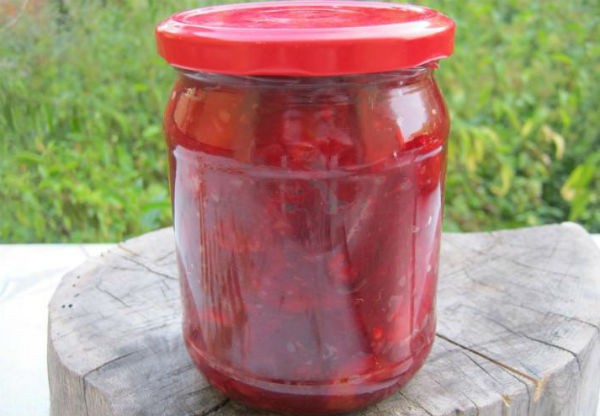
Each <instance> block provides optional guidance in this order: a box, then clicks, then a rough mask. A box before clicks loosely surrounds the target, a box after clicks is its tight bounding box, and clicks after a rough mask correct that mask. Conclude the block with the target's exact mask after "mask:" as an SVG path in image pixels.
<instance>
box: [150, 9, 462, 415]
mask: <svg viewBox="0 0 600 416" xmlns="http://www.w3.org/2000/svg"><path fill="white" fill-rule="evenodd" d="M454 30H455V25H454V22H453V21H452V20H451V19H450V18H448V17H446V16H444V15H442V14H441V13H439V12H437V11H434V10H432V9H428V8H424V7H418V6H410V5H400V4H394V3H378V2H357V1H327V2H317V1H281V2H273V3H246V4H236V5H221V6H213V7H206V8H199V9H194V10H189V11H184V12H180V13H176V14H174V15H172V16H171V17H169V18H167V19H166V20H165V21H163V22H162V23H160V24H159V25H158V26H157V29H156V39H157V44H158V51H159V53H160V55H161V56H162V57H163V58H164V59H165V60H166V61H167V62H168V63H169V64H170V65H172V66H173V67H174V68H175V69H176V80H175V83H174V86H173V89H172V91H171V94H170V97H169V99H168V103H167V106H166V110H165V113H164V130H165V136H166V144H167V149H168V157H169V166H170V187H171V197H172V204H173V217H174V229H175V240H176V250H177V257H178V264H179V278H180V282H181V294H182V302H183V309H184V314H183V334H184V339H185V343H186V346H187V349H188V352H189V355H190V357H191V358H192V360H193V362H194V363H195V364H196V366H197V367H198V368H199V369H200V371H202V373H203V374H204V376H205V377H206V378H207V380H208V381H209V382H210V383H211V384H212V385H213V386H214V387H215V388H217V389H219V390H221V391H222V392H224V393H225V394H226V395H227V396H229V397H230V398H232V399H234V400H236V401H238V402H241V403H243V404H245V405H248V406H250V407H254V408H262V409H267V410H272V411H278V412H284V413H286V414H298V415H301V414H311V415H313V414H314V415H328V414H336V413H343V412H347V411H351V410H355V409H360V408H364V407H366V406H368V405H370V404H373V403H375V402H377V401H379V400H382V399H383V398H385V397H387V396H389V395H390V394H393V393H394V392H396V391H397V390H398V389H399V388H401V387H402V386H403V385H404V384H406V383H407V382H408V381H409V380H410V379H411V377H412V376H413V375H414V374H415V373H416V372H417V371H418V370H419V368H421V366H422V365H423V363H424V362H425V360H426V358H427V355H428V353H429V351H430V350H431V347H432V343H433V341H434V334H435V325H436V316H435V292H436V284H437V273H438V259H439V250H440V238H441V221H442V210H443V198H444V178H445V169H446V148H447V137H448V132H449V117H448V111H447V109H446V105H445V103H444V99H443V96H442V93H441V92H440V90H439V88H438V86H437V84H436V81H435V78H434V72H435V70H436V68H437V66H438V65H437V64H438V61H439V60H440V59H442V58H446V57H449V56H450V55H451V53H452V50H453V43H454Z"/></svg>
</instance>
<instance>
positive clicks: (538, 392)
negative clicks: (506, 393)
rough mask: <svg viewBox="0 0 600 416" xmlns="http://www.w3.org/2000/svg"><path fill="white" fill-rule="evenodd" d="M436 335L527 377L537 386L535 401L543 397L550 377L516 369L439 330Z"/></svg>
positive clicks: (534, 395)
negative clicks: (538, 376)
mask: <svg viewBox="0 0 600 416" xmlns="http://www.w3.org/2000/svg"><path fill="white" fill-rule="evenodd" d="M435 335H436V336H437V337H438V338H441V339H443V340H444V341H447V342H449V343H450V344H453V345H455V346H457V347H459V348H462V349H464V350H466V351H469V352H470V353H472V354H475V355H477V356H479V357H481V358H484V359H486V360H488V361H489V362H491V363H493V364H496V365H497V366H499V367H502V368H504V369H506V370H508V371H509V372H511V373H514V374H516V375H518V376H519V377H523V378H524V379H527V380H529V381H531V382H532V383H533V384H534V386H535V390H534V394H533V401H534V402H535V401H537V400H539V398H540V397H541V395H542V393H543V391H544V387H545V386H546V383H547V382H548V378H547V377H542V378H541V379H538V378H536V377H533V376H531V375H530V374H527V373H525V372H523V371H521V370H518V369H516V368H514V367H511V366H510V365H508V364H504V363H503V362H502V361H499V360H496V359H495V358H492V357H490V356H489V355H486V354H484V353H482V352H479V351H477V350H475V349H473V348H469V347H467V346H466V345H463V344H461V343H459V342H456V341H454V340H452V339H450V338H448V337H447V336H445V335H442V334H440V333H439V332H438V333H436V334H435Z"/></svg>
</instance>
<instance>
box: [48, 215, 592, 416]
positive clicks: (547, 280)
mask: <svg viewBox="0 0 600 416" xmlns="http://www.w3.org/2000/svg"><path fill="white" fill-rule="evenodd" d="M173 247H174V243H173V236H172V231H171V230H170V229H165V230H161V231H157V232H154V233H150V234H146V235H144V236H141V237H139V238H136V239H133V240H130V241H127V242H125V243H123V244H121V245H119V247H118V248H117V249H115V250H113V251H112V252H109V253H106V254H104V255H103V256H102V257H99V258H97V259H94V260H91V261H88V262H87V263H85V264H84V265H82V266H81V267H79V268H78V269H76V270H74V271H73V272H71V273H70V274H68V275H67V276H65V278H64V280H63V281H62V283H61V285H60V287H59V288H58V290H57V292H56V294H55V295H54V298H53V299H52V301H51V304H50V315H49V319H50V325H49V342H48V363H49V364H48V365H49V377H50V391H51V399H52V410H51V413H52V415H54V416H82V415H86V416H96V415H102V416H106V415H115V416H116V415H161V416H168V415H177V416H186V415H190V416H191V415H195V416H197V415H207V414H211V415H214V416H238V415H258V414H265V413H261V412H255V411H252V410H249V409H246V408H244V407H242V406H240V405H238V404H235V403H232V402H231V401H229V400H227V399H226V398H224V397H223V396H222V395H221V394H220V393H218V392H216V391H215V390H214V389H213V388H212V387H210V386H209V385H208V384H207V382H206V381H205V380H204V378H203V377H202V376H201V375H200V374H199V373H198V372H197V371H196V369H195V368H194V366H193V365H192V363H191V361H190V359H189V358H188V356H187V354H186V351H185V348H184V346H183V341H182V339H181V334H180V304H179V290H178V282H177V278H176V266H175V254H174V248H173ZM438 311H439V312H438V319H439V323H438V332H437V334H438V335H437V339H436V342H435V345H434V348H433V352H432V353H431V355H430V357H429V359H428V361H427V362H426V364H425V366H424V367H423V369H422V370H421V371H420V372H419V373H418V375H417V376H416V377H415V378H414V379H413V380H412V381H411V382H410V383H409V384H408V385H407V386H406V387H405V388H403V389H402V390H401V391H399V392H398V393H397V394H395V395H393V396H392V397H391V398H389V399H388V400H385V401H383V402H382V403H380V404H378V405H376V406H374V407H371V408H369V409H366V410H364V411H362V412H358V413H356V415H362V416H375V415H378V416H379V415H380V416H383V415H386V416H387V415H398V416H399V415H429V416H432V415H435V416H442V415H443V416H449V415H481V416H487V415H519V416H523V415H539V416H553V415H574V416H588V415H589V416H592V415H594V413H595V409H596V405H597V400H598V390H599V389H600V252H599V251H598V249H597V248H596V247H595V245H594V243H593V241H592V240H591V238H590V237H589V236H588V235H587V234H586V232H585V231H584V230H583V229H582V228H580V227H579V226H576V225H574V224H562V225H555V226H545V227H537V228H529V229H522V230H514V231H502V232H494V233H477V234H449V235H445V236H444V240H443V248H442V269H441V276H440V285H439V292H438Z"/></svg>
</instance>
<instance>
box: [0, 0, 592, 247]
mask: <svg viewBox="0 0 600 416" xmlns="http://www.w3.org/2000/svg"><path fill="white" fill-rule="evenodd" d="M5 2H6V0H5ZM2 3H3V2H2V0H0V6H1V5H2ZM418 3H421V4H426V5H429V6H432V7H435V8H438V9H440V10H442V11H443V12H445V13H446V14H449V15H450V16H452V17H454V18H455V19H456V20H457V23H458V33H457V49H456V54H455V55H454V56H453V57H452V58H451V59H449V60H446V61H444V62H442V64H441V69H440V71H439V73H438V75H439V77H438V79H439V82H440V84H441V86H442V88H443V90H444V93H445V95H446V98H447V101H448V105H449V107H450V109H451V113H452V119H453V129H452V136H451V146H450V157H449V167H448V179H447V181H448V186H447V198H446V223H445V225H446V229H448V230H465V231H466V230H489V229H497V228H507V227H517V226H527V225H536V224H543V223H550V222H559V221H565V220H573V221H578V222H580V223H582V224H583V225H584V226H585V227H586V228H588V229H589V230H590V231H594V232H600V196H599V195H600V173H599V170H598V169H597V166H598V164H599V163H600V78H599V77H598V74H600V42H598V39H600V5H598V3H597V1H595V0H588V1H585V0H574V1H570V2H566V1H562V0H548V1H544V2H531V1H529V0H502V1H501V0H497V1H484V0H481V1H478V2H475V1H473V2H464V1H458V0H446V1H419V2H418ZM58 4H60V2H59V1H57V0H47V3H46V5H45V6H44V7H43V8H42V9H41V10H40V11H38V12H36V13H33V12H31V13H24V14H23V15H21V16H20V17H19V18H18V19H15V20H11V16H8V15H6V16H4V17H0V38H1V39H2V42H0V134H1V135H0V149H1V152H2V153H1V154H0V181H1V184H2V187H1V188H0V207H1V208H0V241H2V242H32V241H45V242H59V241H63V242H76V241H90V242H91V241H116V240H120V239H123V238H126V237H130V236H133V235H136V234H140V233H143V232H145V231H148V230H152V229H156V228H158V227H161V226H165V225H168V224H170V221H171V218H170V205H169V198H168V186H167V178H166V176H167V165H166V162H167V159H166V153H165V146H164V144H163V138H162V133H161V118H162V110H163V107H164V104H165V101H166V97H167V96H168V93H169V90H170V86H171V83H172V81H173V78H174V71H173V70H172V69H171V68H170V67H168V65H167V64H165V63H164V62H163V61H162V60H161V59H160V58H159V57H158V56H157V54H156V52H155V47H154V38H153V26H154V24H155V23H156V22H158V21H159V20H161V19H162V18H164V17H166V16H167V15H169V14H170V13H171V12H173V11H176V10H178V9H182V8H188V7H194V6H196V5H198V2H197V1H173V0H170V1H163V2H158V1H150V0H148V1H142V0H127V1H86V2H83V1H82V0H79V1H75V0H74V1H70V2H66V4H67V10H66V14H65V13H64V11H63V13H61V12H60V10H59V9H58V7H57V5H58ZM203 4H206V3H203ZM0 16H2V13H0Z"/></svg>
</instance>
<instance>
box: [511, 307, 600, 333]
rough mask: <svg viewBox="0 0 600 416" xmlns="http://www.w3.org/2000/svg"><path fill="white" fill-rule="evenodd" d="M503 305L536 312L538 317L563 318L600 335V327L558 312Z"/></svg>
mask: <svg viewBox="0 0 600 416" xmlns="http://www.w3.org/2000/svg"><path fill="white" fill-rule="evenodd" d="M504 303H505V304H507V305H510V306H514V307H515V308H519V309H525V310H528V311H531V312H536V313H538V314H540V315H544V316H546V315H553V316H558V317H560V318H563V319H564V320H566V321H575V322H579V323H581V324H584V325H588V326H591V327H592V328H594V329H595V330H596V332H598V333H600V325H596V324H593V323H591V322H588V321H584V320H583V319H579V318H576V317H573V316H567V315H564V314H562V313H558V312H555V311H540V310H539V309H535V308H532V307H531V306H527V305H521V304H518V303H514V302H510V301H505V302H504Z"/></svg>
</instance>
